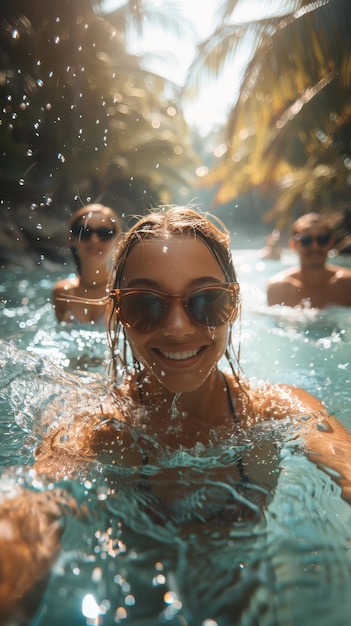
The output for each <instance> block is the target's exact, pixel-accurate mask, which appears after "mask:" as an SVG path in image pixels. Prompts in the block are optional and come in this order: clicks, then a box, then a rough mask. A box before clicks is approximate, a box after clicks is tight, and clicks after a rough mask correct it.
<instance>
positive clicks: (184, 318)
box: [162, 300, 196, 338]
mask: <svg viewBox="0 0 351 626" xmlns="http://www.w3.org/2000/svg"><path fill="white" fill-rule="evenodd" d="M195 332H196V329H195V326H194V324H193V322H192V320H191V319H190V317H189V315H188V314H187V312H186V310H185V308H184V306H183V303H182V302H181V301H180V300H174V301H173V302H171V303H170V304H169V309H168V312H167V316H166V318H165V319H164V321H163V324H162V334H163V335H164V336H165V337H177V338H179V337H186V336H188V335H193V334H194V333H195Z"/></svg>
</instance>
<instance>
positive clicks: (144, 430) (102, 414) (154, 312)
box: [0, 207, 351, 614]
mask: <svg viewBox="0 0 351 626" xmlns="http://www.w3.org/2000/svg"><path fill="white" fill-rule="evenodd" d="M108 300H109V305H108V316H109V323H108V338H109V345H110V348H111V371H110V376H111V380H109V381H106V383H105V386H104V388H103V391H102V390H100V392H99V393H95V392H94V390H93V392H92V395H93V398H92V399H90V401H89V403H85V402H84V401H83V402H81V403H80V404H79V402H77V406H76V407H75V405H74V407H75V408H74V415H73V418H72V417H70V418H69V419H68V418H66V421H65V412H64V411H63V410H62V403H61V404H59V405H55V402H53V404H52V406H51V407H50V405H49V410H48V415H47V417H46V422H45V423H46V425H47V430H46V432H45V435H44V436H43V439H42V443H41V444H40V445H39V446H38V447H37V449H36V451H35V463H34V468H35V469H36V471H37V472H38V473H41V474H42V475H45V476H47V477H48V478H49V479H56V480H62V479H68V478H72V477H77V478H78V479H80V478H81V477H82V476H83V475H84V468H86V467H87V466H88V465H89V463H90V462H92V461H93V462H101V463H104V460H108V463H109V464H110V465H115V466H117V467H118V466H127V467H139V466H140V467H141V468H143V470H142V472H141V480H140V483H139V484H140V489H143V493H144V492H147V493H149V494H150V493H152V489H153V480H152V473H150V475H148V476H147V489H146V486H145V482H146V479H145V475H144V471H145V468H146V466H148V465H149V466H155V465H157V463H158V462H159V461H160V460H161V459H162V457H163V455H164V454H165V453H166V452H167V451H169V452H171V451H176V450H182V451H184V450H192V449H193V448H194V446H197V445H199V444H200V445H202V446H207V445H210V444H211V442H216V441H217V442H218V440H220V439H223V438H224V439H225V438H226V437H230V436H239V434H240V433H245V436H246V437H249V436H250V432H251V433H253V434H252V437H253V440H252V445H253V446H254V445H255V441H254V429H252V427H254V426H255V425H256V424H258V423H259V422H263V421H268V420H282V419H284V420H286V421H289V422H290V423H291V424H294V426H295V427H296V440H298V441H299V442H300V441H301V444H302V446H303V447H304V448H305V450H306V451H307V453H308V454H309V456H310V457H311V459H312V460H314V461H315V462H316V463H318V464H321V465H324V466H328V467H330V468H332V469H333V473H334V476H335V479H336V480H337V481H338V482H339V484H340V485H341V487H342V490H343V495H344V497H345V498H346V499H350V498H351V461H350V459H351V437H350V434H349V432H348V431H347V430H346V429H345V428H344V427H343V426H342V425H341V424H340V423H339V422H338V421H337V420H336V418H334V417H332V416H330V415H328V413H327V411H326V409H325V407H324V405H323V404H322V403H321V402H320V401H319V400H318V399H317V398H315V397H313V396H311V395H310V394H309V393H308V392H307V391H305V390H303V389H300V388H296V387H293V386H289V385H276V384H275V385H273V384H270V383H262V384H261V385H259V386H256V387H252V386H250V384H249V382H248V381H247V380H246V379H245V378H244V376H243V375H242V373H241V371H240V368H239V365H238V363H237V359H236V357H235V354H234V349H233V333H234V329H235V320H236V319H237V317H238V316H239V312H240V288H239V284H238V281H237V277H236V273H235V269H234V265H233V262H232V257H231V251H230V237H229V233H228V231H227V230H226V228H225V227H224V226H223V224H222V223H221V222H219V221H218V220H216V221H214V220H212V219H210V218H209V217H208V216H207V215H204V214H202V213H200V212H197V211H195V210H193V209H190V208H187V207H172V208H169V209H167V210H161V209H160V210H156V211H154V212H152V213H150V214H148V215H146V216H145V217H143V218H141V219H140V220H139V221H137V222H136V223H135V224H134V226H133V227H132V228H131V229H130V230H129V231H128V232H127V233H126V234H125V235H124V236H123V237H121V238H120V240H119V243H118V246H117V248H116V251H115V255H114V261H113V271H112V276H111V279H110V286H109V297H108ZM222 359H223V360H224V359H226V360H227V363H228V366H229V367H228V368H227V369H225V368H224V367H221V366H220V363H222ZM74 401H75V399H74V397H73V396H71V397H70V402H71V406H72V403H74ZM58 416H61V418H59V417H58ZM237 470H238V472H239V474H240V471H241V468H240V464H238V466H237ZM61 487H62V485H61ZM113 489H114V490H115V491H116V493H118V484H114V486H113ZM235 493H236V494H237V495H238V498H239V500H240V493H239V490H237V491H234V492H233V494H234V495H232V497H231V498H232V499H231V500H230V501H228V497H226V498H224V499H223V503H222V504H221V503H219V502H217V503H216V510H215V511H213V510H208V509H204V511H203V513H202V517H201V522H202V523H204V522H206V520H207V519H208V520H210V519H211V520H212V521H213V520H217V519H222V517H223V515H224V512H225V519H226V520H227V519H228V520H230V521H231V522H233V521H234V520H235V516H237V515H238V506H237V502H236V501H235V498H236V496H235ZM154 495H155V496H157V498H158V500H159V507H160V508H159V511H162V515H161V514H160V519H162V523H166V521H167V516H168V515H169V516H170V518H172V515H173V513H174V503H173V502H172V491H171V490H169V489H168V490H167V493H165V491H163V492H162V490H161V491H156V494H154ZM31 502H33V504H31ZM221 507H222V508H221ZM222 509H223V510H222ZM9 510H11V511H12V513H11V516H9V515H8V513H9ZM67 510H71V511H73V513H76V512H77V511H78V507H77V506H76V504H75V501H74V500H73V498H71V497H69V496H65V495H64V494H63V493H62V489H60V490H59V491H57V492H56V491H54V490H51V491H50V492H49V494H48V498H47V502H46V501H45V493H40V494H36V493H34V494H33V493H32V492H31V491H29V490H26V489H23V488H21V487H18V489H17V490H16V491H15V493H11V495H10V497H8V498H5V501H4V502H3V503H2V508H1V507H0V521H1V520H4V522H5V520H7V521H6V524H7V527H6V528H7V531H8V532H7V539H6V541H4V546H2V545H1V549H2V554H3V557H2V562H3V563H5V566H4V570H3V571H4V572H7V574H6V575H7V576H9V575H10V574H9V573H11V572H12V573H13V568H12V566H11V563H13V562H14V561H13V554H14V552H15V553H16V554H17V555H18V554H20V555H23V556H20V561H21V559H22V565H23V563H24V561H25V563H24V565H23V568H22V569H23V570H26V572H27V573H29V574H30V575H29V576H27V577H26V579H25V580H24V579H21V580H19V581H17V580H15V577H14V576H12V577H11V576H10V579H11V580H12V583H11V584H12V585H14V586H15V587H14V589H11V596H9V594H8V593H7V591H6V590H8V586H6V580H4V581H1V579H0V604H1V602H2V603H3V605H4V606H6V607H7V611H8V613H9V614H11V611H13V610H14V607H16V602H17V601H18V598H19V596H20V595H23V594H25V593H27V592H28V591H29V589H30V587H31V586H32V584H33V582H34V581H35V580H36V579H38V578H39V576H41V575H42V572H43V570H45V568H46V569H47V567H48V566H49V565H50V563H51V561H52V555H53V554H55V553H56V551H57V550H58V547H59V537H60V533H61V527H60V526H59V525H58V524H57V523H56V522H55V520H57V519H58V518H59V517H60V515H63V514H64V513H65V512H66V511H67ZM222 514H223V515H222ZM189 515H190V514H189ZM189 515H188V517H187V521H188V522H189V521H191V522H192V523H196V522H198V519H199V518H198V517H197V516H196V515H194V517H193V518H191V517H189ZM241 515H242V514H241ZM28 516H29V517H30V519H31V527H32V528H36V529H37V534H38V536H39V539H40V540H41V541H42V545H43V546H44V545H45V551H44V552H43V555H42V561H40V555H39V556H38V555H37V554H36V559H32V555H33V550H34V549H35V546H37V545H38V537H37V538H36V542H35V546H34V543H33V544H31V539H30V537H29V538H28V536H27V537H26V536H23V533H22V532H21V525H22V524H23V523H24V520H27V519H28ZM206 516H208V517H206ZM26 523H28V522H27V521H26ZM156 523H157V522H156ZM11 537H12V538H13V539H11ZM20 542H23V544H24V545H23V549H22V548H21V550H20V552H18V550H19V548H18V546H19V545H21V543H20ZM17 560H18V559H17ZM17 567H18V566H17ZM1 585H2V586H1ZM6 593H7V595H6ZM9 597H11V600H8V598H9ZM6 603H7V604H6Z"/></svg>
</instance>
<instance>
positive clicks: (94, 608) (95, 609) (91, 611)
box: [82, 593, 100, 619]
mask: <svg viewBox="0 0 351 626" xmlns="http://www.w3.org/2000/svg"><path fill="white" fill-rule="evenodd" d="M82 613H83V615H84V617H86V618H88V619H96V618H97V617H98V616H99V614H100V609H99V605H98V604H97V602H96V600H95V598H94V596H93V595H92V594H91V593H88V594H87V595H86V596H84V598H83V601H82Z"/></svg>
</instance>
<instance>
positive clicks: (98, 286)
mask: <svg viewBox="0 0 351 626" xmlns="http://www.w3.org/2000/svg"><path fill="white" fill-rule="evenodd" d="M120 232H121V226H120V222H119V219H118V217H117V215H116V213H115V212H114V211H113V209H111V208H110V207H107V206H104V205H102V204H89V205H87V206H84V207H82V208H80V209H78V211H76V212H75V213H74V214H73V216H72V217H71V219H70V221H69V240H70V249H71V252H72V255H73V258H74V262H75V265H76V269H77V275H76V276H75V277H73V278H64V279H63V280H60V281H58V282H57V283H56V284H55V285H54V289H53V303H54V307H55V314H56V318H57V321H58V322H68V323H72V322H80V323H84V322H85V323H94V324H96V323H105V308H106V302H105V301H104V298H105V297H106V294H107V293H108V290H107V282H108V279H109V275H110V272H111V256H112V251H113V248H114V245H115V241H116V237H117V235H118V234H119V233H120Z"/></svg>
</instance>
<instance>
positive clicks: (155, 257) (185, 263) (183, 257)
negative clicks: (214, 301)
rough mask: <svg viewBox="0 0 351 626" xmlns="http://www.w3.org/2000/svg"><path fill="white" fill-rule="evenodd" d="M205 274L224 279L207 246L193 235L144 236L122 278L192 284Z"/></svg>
mask: <svg viewBox="0 0 351 626" xmlns="http://www.w3.org/2000/svg"><path fill="white" fill-rule="evenodd" d="M204 276H206V277H207V276H209V277H213V278H215V279H218V280H222V281H223V279H224V274H223V271H222V269H221V267H220V265H219V264H218V262H217V260H216V259H215V257H214V256H213V254H212V252H211V251H210V250H209V248H208V247H207V245H206V244H205V243H204V242H203V241H202V240H201V239H199V238H197V237H194V236H192V235H187V234H185V235H177V236H175V235H172V236H168V237H167V236H165V237H162V238H157V239H156V238H155V239H144V240H142V241H139V242H138V243H136V244H135V245H134V247H133V248H132V250H131V251H130V253H129V255H128V257H127V260H126V264H125V268H124V272H123V276H122V280H124V281H125V282H129V281H130V280H135V279H138V278H143V279H150V280H153V281H155V282H158V283H160V284H163V285H165V284H166V283H167V284H170V285H172V283H178V284H179V283H187V282H189V283H191V282H192V281H195V280H196V279H199V278H201V277H204Z"/></svg>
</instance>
